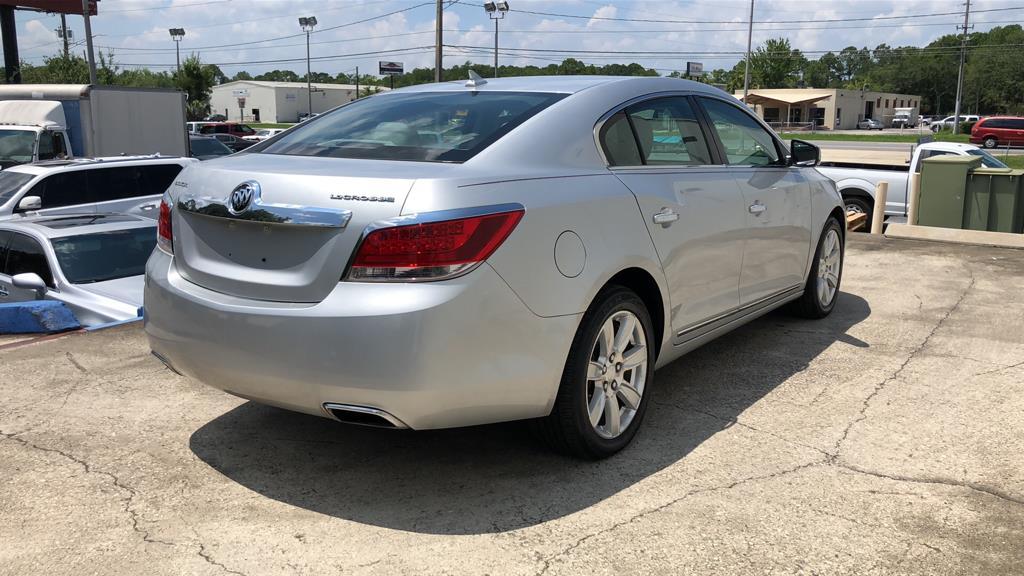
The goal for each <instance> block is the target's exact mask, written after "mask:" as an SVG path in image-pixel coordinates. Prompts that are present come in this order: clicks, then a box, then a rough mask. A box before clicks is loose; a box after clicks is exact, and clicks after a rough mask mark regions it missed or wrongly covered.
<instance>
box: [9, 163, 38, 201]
mask: <svg viewBox="0 0 1024 576" xmlns="http://www.w3.org/2000/svg"><path fill="white" fill-rule="evenodd" d="M34 177H35V176H34V175H33V174H25V173H24V172H11V171H9V170H3V171H0V206H3V205H4V204H6V203H7V202H8V201H9V200H10V199H11V198H14V195H15V194H17V193H18V191H19V190H21V187H22V186H24V185H25V183H26V182H28V181H29V180H31V179H32V178H34Z"/></svg>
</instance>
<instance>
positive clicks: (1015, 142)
mask: <svg viewBox="0 0 1024 576" xmlns="http://www.w3.org/2000/svg"><path fill="white" fill-rule="evenodd" d="M1007 127H1008V128H1009V130H1007V132H1008V133H1009V138H1008V139H1009V141H1010V145H1011V146H1024V118H1010V119H1009V120H1008V121H1007Z"/></svg>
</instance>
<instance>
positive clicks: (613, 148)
mask: <svg viewBox="0 0 1024 576" xmlns="http://www.w3.org/2000/svg"><path fill="white" fill-rule="evenodd" d="M599 138H600V140H601V147H602V148H604V154H605V157H606V158H607V159H608V164H609V165H611V166H640V165H641V164H643V161H642V160H641V159H640V151H639V150H637V147H636V138H634V137H633V129H632V128H630V127H629V120H628V119H627V118H626V113H625V112H619V113H617V114H615V115H614V116H612V117H611V118H609V119H608V121H607V122H605V123H604V126H602V127H601V133H600V135H599Z"/></svg>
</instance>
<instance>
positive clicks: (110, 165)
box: [0, 156, 198, 220]
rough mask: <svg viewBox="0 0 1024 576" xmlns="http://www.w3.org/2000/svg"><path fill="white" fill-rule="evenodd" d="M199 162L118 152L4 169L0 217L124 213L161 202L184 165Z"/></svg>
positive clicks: (1, 179)
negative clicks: (106, 156) (69, 213)
mask: <svg viewBox="0 0 1024 576" xmlns="http://www.w3.org/2000/svg"><path fill="white" fill-rule="evenodd" d="M196 162H198V160H195V159H192V158H178V157H161V156H117V157H114V158H82V159H77V160H51V161H48V162H37V163H35V164H22V165H20V166H14V167H11V168H7V169H6V170H3V171H0V220H3V219H6V218H11V217H20V216H24V215H33V214H50V215H53V214H62V213H68V212H121V211H123V210H127V209H129V208H132V207H135V206H137V205H139V204H143V203H149V204H150V205H152V206H157V205H159V203H160V195H161V194H163V193H164V191H165V190H167V187H168V186H170V185H171V182H172V181H173V180H174V177H175V176H177V175H178V173H179V172H181V169H182V168H183V167H185V166H188V165H189V164H192V163H196Z"/></svg>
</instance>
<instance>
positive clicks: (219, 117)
mask: <svg viewBox="0 0 1024 576" xmlns="http://www.w3.org/2000/svg"><path fill="white" fill-rule="evenodd" d="M227 119H228V117H227V116H225V115H223V114H210V115H209V116H207V117H206V118H204V120H206V121H207V122H226V121H227Z"/></svg>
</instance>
